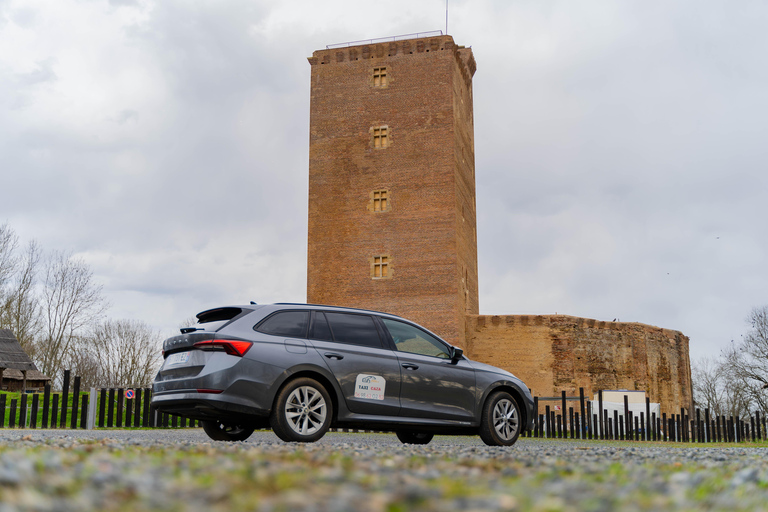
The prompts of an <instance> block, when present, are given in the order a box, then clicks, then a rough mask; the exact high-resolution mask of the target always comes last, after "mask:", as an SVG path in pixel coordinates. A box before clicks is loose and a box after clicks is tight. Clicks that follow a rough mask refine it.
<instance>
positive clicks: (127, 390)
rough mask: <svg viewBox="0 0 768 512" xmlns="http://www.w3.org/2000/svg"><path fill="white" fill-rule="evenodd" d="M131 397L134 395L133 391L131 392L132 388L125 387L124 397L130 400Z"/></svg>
mask: <svg viewBox="0 0 768 512" xmlns="http://www.w3.org/2000/svg"><path fill="white" fill-rule="evenodd" d="M133 397H134V392H133V390H132V389H126V390H125V398H127V399H128V400H130V399H131V398H133Z"/></svg>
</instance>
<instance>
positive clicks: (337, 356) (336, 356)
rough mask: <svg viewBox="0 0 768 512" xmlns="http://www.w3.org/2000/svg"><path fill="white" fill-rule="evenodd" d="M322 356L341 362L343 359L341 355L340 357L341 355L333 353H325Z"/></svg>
mask: <svg viewBox="0 0 768 512" xmlns="http://www.w3.org/2000/svg"><path fill="white" fill-rule="evenodd" d="M323 355H324V356H325V357H327V358H328V359H335V360H337V361H341V360H342V359H344V356H343V355H341V354H335V353H333V352H326V353H325V354H323Z"/></svg>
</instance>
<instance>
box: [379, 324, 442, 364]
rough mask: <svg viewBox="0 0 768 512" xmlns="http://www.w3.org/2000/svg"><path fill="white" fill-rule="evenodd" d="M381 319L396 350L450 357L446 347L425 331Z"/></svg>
mask: <svg viewBox="0 0 768 512" xmlns="http://www.w3.org/2000/svg"><path fill="white" fill-rule="evenodd" d="M381 320H382V322H384V325H385V326H386V327H387V330H388V331H389V334H390V335H391V336H392V339H393V340H394V341H395V346H396V347H397V350H398V352H408V353H411V354H420V355H423V356H433V357H440V358H443V359H450V357H451V356H450V354H449V352H448V350H449V349H448V347H446V346H445V344H444V343H442V342H441V341H440V340H438V339H437V338H435V337H434V336H432V335H430V334H429V333H427V332H426V331H422V330H421V329H419V328H418V327H414V326H413V325H410V324H406V323H403V322H398V321H397V320H391V319H389V318H382V319H381Z"/></svg>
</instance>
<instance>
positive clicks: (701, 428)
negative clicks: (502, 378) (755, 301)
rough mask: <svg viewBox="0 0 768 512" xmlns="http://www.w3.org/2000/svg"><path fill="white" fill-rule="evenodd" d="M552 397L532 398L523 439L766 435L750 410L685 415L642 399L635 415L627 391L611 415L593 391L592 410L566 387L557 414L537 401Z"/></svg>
mask: <svg viewBox="0 0 768 512" xmlns="http://www.w3.org/2000/svg"><path fill="white" fill-rule="evenodd" d="M549 400H554V399H553V398H539V397H534V411H535V412H536V417H535V418H534V428H533V430H531V431H529V432H526V433H525V434H523V435H524V436H526V437H544V438H559V439H566V438H568V439H603V440H621V441H624V440H627V441H668V442H678V443H687V442H691V443H715V442H717V443H720V442H731V443H739V442H748V441H752V442H754V441H762V440H763V439H766V438H767V434H768V428H767V427H768V426H767V425H766V418H765V416H761V414H760V412H759V411H755V413H754V414H753V415H751V416H750V417H749V419H745V418H740V417H739V416H735V417H734V416H728V417H726V416H722V415H712V414H711V413H710V410H709V409H704V410H703V411H702V410H701V409H698V408H697V409H696V410H695V413H694V415H693V416H690V415H689V414H688V413H687V412H686V410H685V409H683V408H681V409H680V412H679V413H677V412H675V413H674V414H669V415H668V414H667V413H666V412H665V413H661V414H658V415H657V414H656V413H655V412H651V401H650V399H649V398H647V397H646V399H645V411H644V412H640V413H639V414H637V413H636V412H633V411H631V410H630V407H629V400H628V395H624V411H623V414H620V413H619V411H617V410H613V414H610V413H609V411H608V410H606V409H605V408H604V407H603V393H602V391H600V392H599V393H598V400H597V402H598V407H597V410H595V411H593V410H592V409H593V406H592V401H590V400H585V398H584V388H580V389H579V396H578V397H568V396H566V394H565V391H563V392H562V396H561V397H560V398H559V400H558V401H560V402H561V404H560V406H559V409H560V413H559V414H558V413H557V411H556V410H554V408H552V407H550V406H549V405H544V412H543V414H542V413H541V412H540V402H544V401H549ZM569 402H578V408H577V409H576V410H574V407H568V403H569Z"/></svg>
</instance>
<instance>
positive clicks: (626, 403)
mask: <svg viewBox="0 0 768 512" xmlns="http://www.w3.org/2000/svg"><path fill="white" fill-rule="evenodd" d="M630 428H632V427H630V426H629V396H628V395H624V430H625V431H626V433H627V437H629V430H630ZM623 438H624V436H622V440H623Z"/></svg>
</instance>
